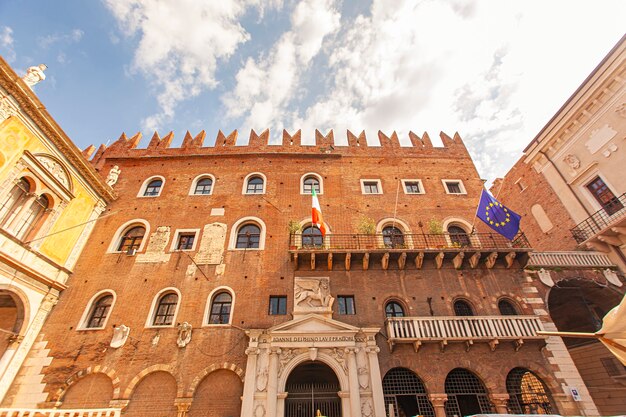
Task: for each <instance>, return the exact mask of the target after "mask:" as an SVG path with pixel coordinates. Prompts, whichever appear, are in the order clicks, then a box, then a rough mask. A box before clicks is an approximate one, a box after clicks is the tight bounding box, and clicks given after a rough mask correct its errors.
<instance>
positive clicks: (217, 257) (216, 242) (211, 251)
mask: <svg viewBox="0 0 626 417" xmlns="http://www.w3.org/2000/svg"><path fill="white" fill-rule="evenodd" d="M226 230H227V227H226V225H225V224H224V223H210V224H207V225H206V226H204V230H203V231H202V241H201V242H200V247H199V248H198V252H197V253H196V256H195V257H194V261H195V262H196V263H197V264H198V265H219V264H221V263H222V258H223V256H224V245H225V243H226Z"/></svg>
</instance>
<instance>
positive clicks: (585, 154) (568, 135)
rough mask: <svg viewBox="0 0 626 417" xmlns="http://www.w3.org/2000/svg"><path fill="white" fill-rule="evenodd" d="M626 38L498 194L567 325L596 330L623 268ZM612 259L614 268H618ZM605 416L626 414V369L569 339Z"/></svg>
mask: <svg viewBox="0 0 626 417" xmlns="http://www.w3.org/2000/svg"><path fill="white" fill-rule="evenodd" d="M625 140H626V37H624V38H622V39H621V40H620V42H618V44H617V45H616V46H615V47H614V48H613V50H611V51H610V52H609V54H608V55H607V56H606V57H605V58H604V59H603V60H602V62H601V63H600V64H599V65H598V67H597V68H596V69H595V70H594V71H593V72H592V73H591V74H590V75H589V77H587V79H586V80H584V81H583V83H582V84H581V86H580V87H579V88H578V89H577V90H576V91H575V92H574V94H573V95H572V96H571V97H570V98H569V99H568V100H567V102H566V103H565V104H564V105H563V106H562V107H561V108H560V109H559V111H558V112H557V113H556V114H555V115H554V117H552V119H551V120H550V121H549V122H548V123H547V124H546V126H545V127H544V128H543V129H542V130H541V131H540V132H539V134H538V135H537V136H536V137H535V138H534V139H533V140H532V142H531V143H530V144H529V145H528V146H527V147H526V149H525V150H524V155H523V156H522V158H521V159H520V160H519V161H518V162H517V163H516V164H515V165H514V166H513V168H512V169H511V170H510V171H509V172H508V173H507V174H506V176H505V177H504V178H503V179H499V180H496V182H495V183H494V187H493V188H492V191H493V193H494V194H495V195H498V197H499V199H500V200H501V201H502V202H503V203H504V204H506V205H507V206H509V207H512V208H514V209H515V210H516V211H518V212H519V213H520V214H521V215H522V216H523V222H522V224H523V227H524V231H525V233H526V236H527V238H528V240H529V241H530V243H531V246H532V247H533V248H535V249H536V250H541V251H552V252H550V253H546V252H544V253H542V254H537V255H536V256H534V259H533V261H532V262H531V265H532V267H533V268H534V269H536V270H537V272H536V274H537V275H538V276H539V278H540V279H541V281H542V282H543V285H541V286H540V287H539V289H540V292H539V294H540V296H541V297H542V298H543V299H544V300H545V302H546V304H547V305H548V310H549V313H550V316H551V318H552V320H553V321H554V322H555V324H556V325H557V327H558V329H559V330H561V331H579V332H595V331H597V330H599V329H600V326H601V324H602V318H603V317H604V315H605V314H606V313H607V312H608V311H609V310H610V309H611V308H613V307H614V306H615V305H617V304H618V303H619V302H620V300H621V298H622V297H623V293H624V289H623V286H622V281H621V280H620V278H619V277H618V275H619V272H617V271H616V269H617V267H619V268H620V269H621V271H622V272H623V271H626V256H625V253H626V207H625V206H626V194H625V193H626V170H625V168H624V166H625V165H626V148H625V146H626V143H625ZM611 265H613V266H611ZM565 342H566V344H567V346H568V349H569V352H570V353H571V355H572V357H573V359H574V361H575V363H576V365H577V367H578V369H579V371H580V373H581V375H582V376H583V379H584V380H585V382H586V383H587V385H588V387H589V389H590V391H591V394H592V396H593V398H594V401H595V402H596V405H597V406H598V408H599V410H600V412H601V413H602V414H603V415H615V414H623V413H625V412H626V369H625V368H624V366H623V365H622V364H621V363H620V362H619V361H617V359H616V358H614V357H613V356H612V355H611V353H610V352H609V351H608V350H607V349H605V348H604V347H603V345H602V344H601V343H598V342H593V341H591V342H590V341H588V340H585V339H566V340H565Z"/></svg>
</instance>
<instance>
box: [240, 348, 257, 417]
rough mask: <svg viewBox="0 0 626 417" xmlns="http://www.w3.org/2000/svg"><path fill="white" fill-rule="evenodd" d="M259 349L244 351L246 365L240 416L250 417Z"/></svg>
mask: <svg viewBox="0 0 626 417" xmlns="http://www.w3.org/2000/svg"><path fill="white" fill-rule="evenodd" d="M258 354H259V349H258V348H256V347H249V348H247V349H246V355H248V362H247V363H246V376H245V378H244V382H243V400H242V403H241V415H242V416H251V415H252V408H253V407H254V392H255V390H256V361H257V356H258Z"/></svg>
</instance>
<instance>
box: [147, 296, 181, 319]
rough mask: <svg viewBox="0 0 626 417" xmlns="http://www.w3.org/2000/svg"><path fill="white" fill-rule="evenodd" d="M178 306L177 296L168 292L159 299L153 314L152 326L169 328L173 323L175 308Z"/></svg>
mask: <svg viewBox="0 0 626 417" xmlns="http://www.w3.org/2000/svg"><path fill="white" fill-rule="evenodd" d="M177 305H178V294H176V293H173V292H170V293H167V294H164V295H162V296H161V298H159V301H158V303H157V306H156V311H155V312H154V320H153V321H152V324H153V325H154V326H171V325H172V324H173V323H174V316H175V315H176V306H177Z"/></svg>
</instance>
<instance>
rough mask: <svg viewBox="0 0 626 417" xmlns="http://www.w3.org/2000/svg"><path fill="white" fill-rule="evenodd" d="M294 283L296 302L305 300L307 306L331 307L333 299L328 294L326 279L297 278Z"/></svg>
mask: <svg viewBox="0 0 626 417" xmlns="http://www.w3.org/2000/svg"><path fill="white" fill-rule="evenodd" d="M295 284H296V285H295V300H296V304H300V303H302V302H305V301H306V304H307V305H308V306H309V307H332V305H333V301H335V299H334V298H333V297H332V296H331V295H330V290H329V288H328V279H324V278H312V279H299V280H298V281H296V283H295ZM313 302H315V303H316V304H318V305H313Z"/></svg>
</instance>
